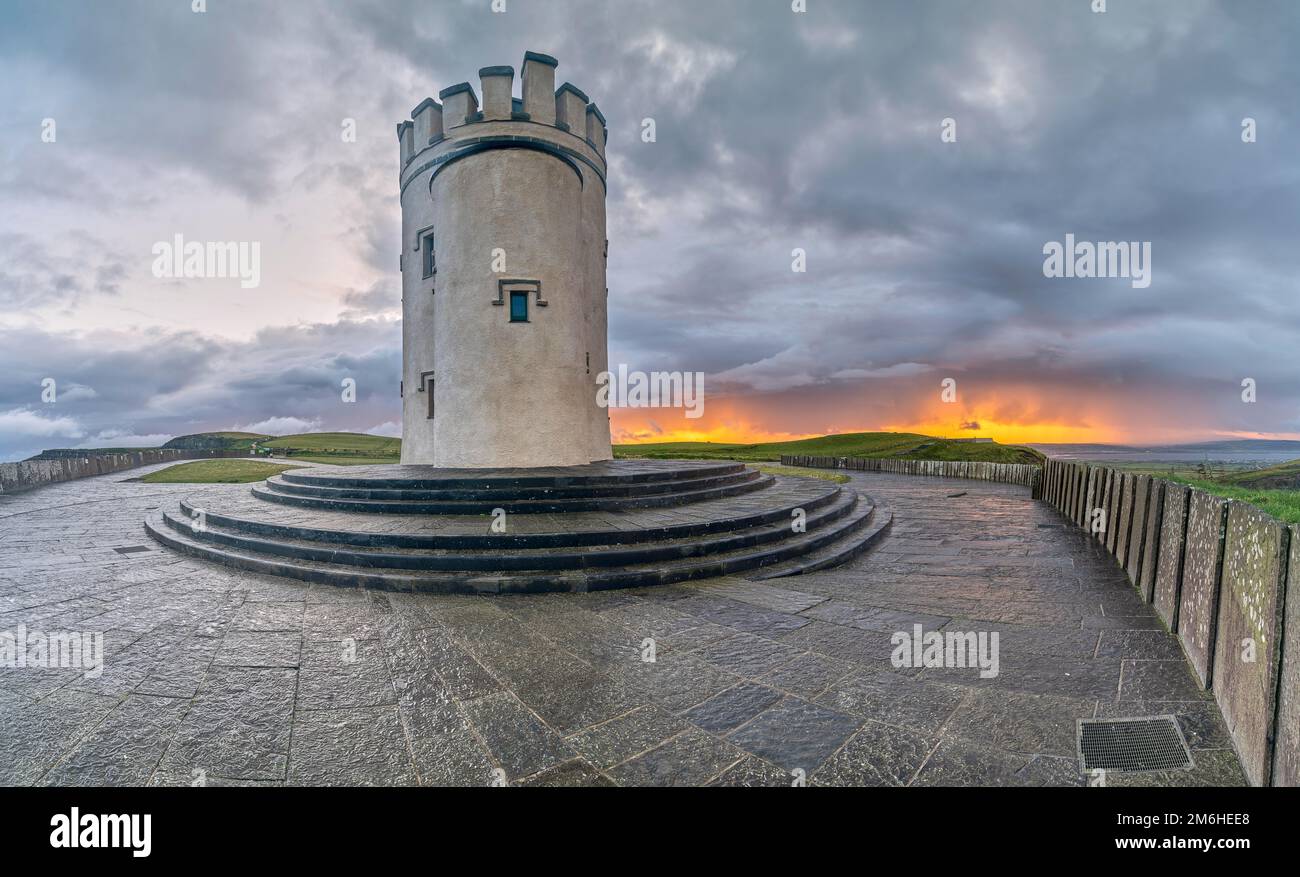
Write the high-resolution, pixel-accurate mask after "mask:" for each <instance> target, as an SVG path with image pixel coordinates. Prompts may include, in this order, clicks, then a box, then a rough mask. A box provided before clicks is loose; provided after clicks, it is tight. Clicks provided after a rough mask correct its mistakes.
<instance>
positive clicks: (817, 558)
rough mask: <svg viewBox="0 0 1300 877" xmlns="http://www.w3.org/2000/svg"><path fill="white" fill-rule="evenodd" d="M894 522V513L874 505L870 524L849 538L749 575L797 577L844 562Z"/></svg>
mask: <svg viewBox="0 0 1300 877" xmlns="http://www.w3.org/2000/svg"><path fill="white" fill-rule="evenodd" d="M893 523H894V512H893V511H892V510H891V509H889V508H887V507H884V506H877V507H876V509H875V512H874V514H873V515H872V516H871V521H870V523H869V524H868V525H867V526H866V527H864V528H862V529H861V530H860V531H859V532H858V533H857V534H856V535H854V536H853V537H852V538H849V539H844V540H840V541H837V542H835V543H832V544H831V545H828V546H827V547H825V548H822V549H819V550H817V551H812V552H809V553H808V554H804V555H800V556H799V557H798V558H796V559H795V560H792V561H789V562H787V563H781V564H776V565H774V566H771V567H764V568H763V569H761V570H759V571H758V572H756V573H754V574H752V575H750V576H749V578H751V579H757V580H760V581H761V580H765V579H780V578H787V577H789V576H799V575H803V574H804V573H810V572H816V571H818V570H822V569H829V568H830V567H833V566H839V565H840V564H842V563H847V562H848V561H850V560H852V559H853V558H854V557H856V556H857V555H859V554H861V553H862V552H864V551H867V550H868V549H870V548H872V547H874V546H875V545H877V544H878V543H879V542H880V541H881V540H882V539H884V537H885V535H886V534H887V533H888V532H889V528H890V527H891V526H893Z"/></svg>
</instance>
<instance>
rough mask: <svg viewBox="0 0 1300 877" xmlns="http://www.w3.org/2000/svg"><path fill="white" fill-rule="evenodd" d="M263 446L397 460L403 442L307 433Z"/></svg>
mask: <svg viewBox="0 0 1300 877" xmlns="http://www.w3.org/2000/svg"><path fill="white" fill-rule="evenodd" d="M260 445H261V447H264V448H272V449H275V450H277V451H290V452H297V451H305V452H310V453H329V454H369V455H372V456H380V457H396V456H399V455H400V454H401V452H402V440H401V439H398V438H391V437H389V436H385V435H366V434H364V433H359V432H307V433H303V434H302V435H282V436H275V437H272V438H271V439H270V440H269V441H264V442H260Z"/></svg>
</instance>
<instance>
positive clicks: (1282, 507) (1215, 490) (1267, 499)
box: [1164, 475, 1300, 524]
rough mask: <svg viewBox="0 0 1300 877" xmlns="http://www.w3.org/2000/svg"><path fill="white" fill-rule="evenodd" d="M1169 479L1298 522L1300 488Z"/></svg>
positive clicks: (1299, 521)
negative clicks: (1267, 488)
mask: <svg viewBox="0 0 1300 877" xmlns="http://www.w3.org/2000/svg"><path fill="white" fill-rule="evenodd" d="M1164 477H1165V478H1167V479H1168V480H1170V481H1177V482H1179V483H1180V484H1189V485H1191V486H1192V487H1199V488H1200V489H1201V490H1204V491H1205V492H1206V493H1212V494H1214V495H1215V496H1221V497H1223V498H1224V499H1235V500H1239V501H1241V502H1248V503H1250V504H1251V505H1253V506H1256V507H1258V508H1260V509H1262V510H1264V511H1265V512H1267V513H1268V514H1270V515H1272V516H1273V517H1275V518H1277V519H1278V520H1279V521H1286V522H1287V523H1289V524H1300V490H1261V489H1259V488H1253V487H1234V486H1233V485H1230V484H1224V483H1222V482H1219V481H1207V480H1205V479H1203V478H1189V477H1187V476H1184V475H1172V476H1169V475H1166V476H1164Z"/></svg>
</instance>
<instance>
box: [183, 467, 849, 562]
mask: <svg viewBox="0 0 1300 877" xmlns="http://www.w3.org/2000/svg"><path fill="white" fill-rule="evenodd" d="M806 480H807V479H799V481H806ZM817 484H819V485H821V489H817V488H816V487H814V488H813V489H811V490H810V489H809V488H808V486H806V485H799V484H795V483H793V481H792V479H788V478H787V479H778V485H777V486H776V487H774V488H771V489H770V491H771V493H772V494H780V495H779V496H777V497H775V502H773V503H772V505H771V506H770V507H766V508H762V507H757V506H756V505H754V504H752V501H751V500H750V499H749V498H742V499H741V500H738V501H737V503H736V504H735V505H729V506H724V507H722V508H715V506H716V505H717V504H718V503H725V502H727V500H725V499H722V500H717V501H716V502H715V503H714V504H713V506H710V505H709V504H708V503H703V504H700V505H698V506H694V507H695V508H699V509H701V510H702V511H701V513H700V516H699V517H692V516H686V517H685V521H684V522H683V523H668V524H660V523H658V521H660V520H662V519H663V518H662V513H655V514H656V518H655V519H654V520H655V522H653V523H652V522H649V521H647V522H641V523H639V524H638V523H637V522H636V521H634V520H628V521H626V522H623V521H621V520H620V521H619V522H620V523H625V526H624V527H623V528H620V529H576V528H575V529H568V530H563V529H561V530H556V531H554V532H528V533H489V532H487V529H488V528H487V524H486V519H485V518H484V517H483V516H481V515H480V516H476V517H474V518H473V519H472V520H473V524H472V530H471V531H468V532H456V533H420V532H410V531H408V532H388V531H386V529H385V528H384V527H383V526H382V525H383V522H384V520H385V519H384V518H383V516H379V515H376V516H373V517H367V518H365V519H363V520H364V523H366V524H367V526H369V525H370V524H371V522H375V525H376V529H364V530H363V529H356V530H343V529H331V528H325V527H313V526H304V525H302V524H301V523H297V522H294V523H286V519H288V520H293V518H292V517H291V516H289V515H286V514H284V513H281V512H280V509H282V508H285V507H283V506H278V505H267V504H265V503H262V502H255V503H252V504H249V503H243V504H235V506H234V507H235V509H236V510H238V514H236V513H232V512H229V511H227V508H228V507H229V503H227V505H224V506H222V508H221V510H213V509H211V508H208V506H209V505H211V503H208V502H202V503H199V502H196V501H195V500H194V499H193V498H187V499H183V500H181V504H180V505H181V512H182V514H183V515H185V516H186V517H193V516H194V514H195V511H196V509H199V508H202V509H203V513H204V515H205V516H206V520H207V523H208V525H209V526H216V527H221V528H223V529H226V530H232V531H235V532H238V533H243V534H246V535H252V536H261V537H267V538H273V539H300V540H305V541H308V542H318V543H326V544H334V545H349V546H359V547H363V548H398V549H402V548H411V549H419V550H423V551H438V550H465V549H476V550H479V551H485V550H501V551H505V550H512V549H528V548H563V547H577V546H587V545H591V546H596V545H632V544H639V543H642V542H662V541H667V540H672V539H685V538H689V537H693V536H710V535H715V534H719V533H729V532H734V531H737V530H743V529H746V528H748V527H758V526H762V525H764V524H772V523H780V522H788V521H789V520H790V519H791V516H792V514H793V512H794V510H795V509H800V508H801V509H803V510H804V512H805V513H807V514H809V515H811V514H812V513H813V512H815V511H817V510H819V509H821V508H823V507H824V506H826V505H828V504H829V503H832V502H835V501H836V499H837V497H839V496H840V495H841V493H843V490H842V488H841V487H840V486H839V485H837V484H832V483H830V482H817ZM751 496H754V497H756V496H758V494H754V495H751ZM257 507H261V509H259V508H257ZM753 508H758V510H756V511H749V509H753ZM705 509H708V510H709V512H708V513H709V514H712V515H713V517H705V516H704V515H705V513H704V511H703V510H705ZM259 511H261V514H260V515H259V514H257V513H258V512H259ZM286 511H287V510H286ZM326 514H328V515H330V516H331V520H333V521H335V522H337V523H338V524H340V525H344V524H347V523H348V521H347V517H349V516H348V515H347V513H343V512H339V513H334V512H329V513H326ZM353 519H354V520H355V517H354V518H353ZM391 520H393V521H394V522H405V521H408V520H413V519H411V518H409V517H398V518H395V519H391ZM633 524H635V526H628V525H633ZM557 525H558V522H557Z"/></svg>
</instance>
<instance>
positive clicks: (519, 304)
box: [510, 292, 528, 323]
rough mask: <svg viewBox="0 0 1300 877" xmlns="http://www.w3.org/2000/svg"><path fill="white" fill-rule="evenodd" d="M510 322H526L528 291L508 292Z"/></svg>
mask: <svg viewBox="0 0 1300 877" xmlns="http://www.w3.org/2000/svg"><path fill="white" fill-rule="evenodd" d="M510 322H512V323H527V322H528V293H527V292H512V293H510Z"/></svg>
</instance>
